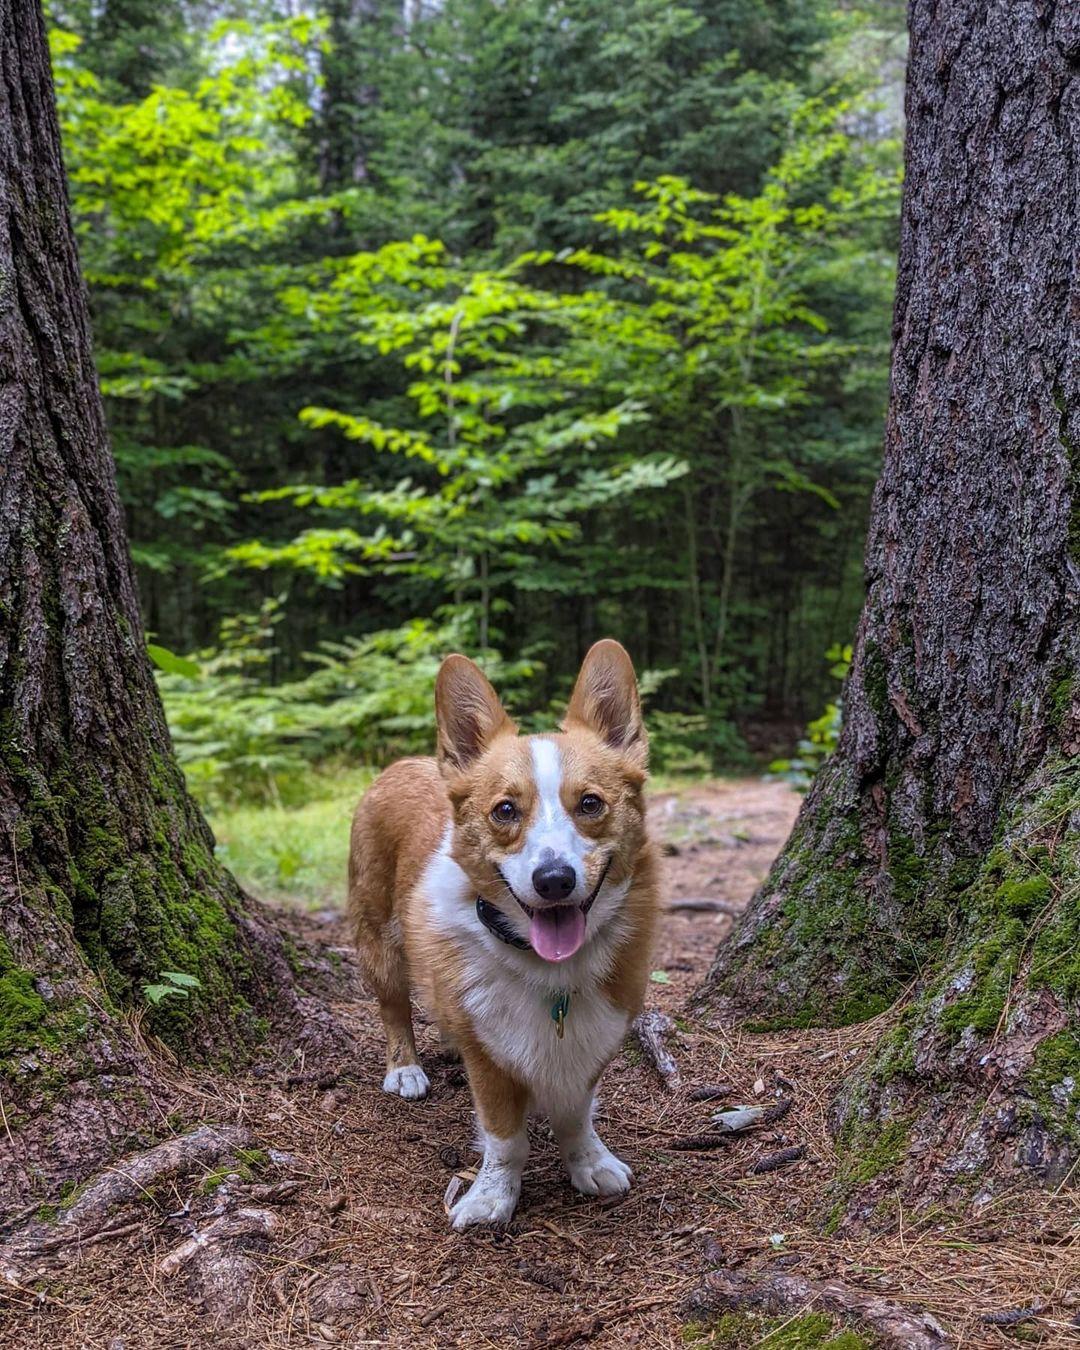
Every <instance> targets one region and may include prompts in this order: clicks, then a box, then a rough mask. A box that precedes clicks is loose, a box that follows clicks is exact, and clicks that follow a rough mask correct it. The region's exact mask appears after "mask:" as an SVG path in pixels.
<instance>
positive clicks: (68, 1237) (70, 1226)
mask: <svg viewBox="0 0 1080 1350" xmlns="http://www.w3.org/2000/svg"><path fill="white" fill-rule="evenodd" d="M250 1144H251V1133H250V1131H249V1130H246V1129H244V1128H242V1127H241V1126H237V1125H202V1126H200V1127H199V1128H198V1129H197V1130H193V1131H192V1132H191V1133H190V1134H183V1135H180V1136H178V1137H177V1138H175V1139H166V1140H165V1142H164V1143H162V1144H157V1145H155V1147H154V1148H151V1149H147V1150H146V1152H145V1153H139V1154H136V1155H135V1157H133V1158H127V1159H125V1160H123V1161H121V1162H118V1163H116V1164H115V1166H113V1167H112V1168H110V1169H109V1170H108V1171H106V1172H102V1173H101V1174H100V1175H99V1176H97V1177H95V1178H94V1180H93V1181H91V1182H90V1183H89V1184H88V1185H87V1186H86V1188H85V1189H84V1190H83V1191H82V1193H81V1194H80V1195H79V1196H78V1198H77V1199H76V1200H75V1201H74V1203H73V1204H72V1205H71V1206H70V1208H68V1209H67V1210H65V1212H64V1213H63V1215H62V1216H61V1217H60V1219H59V1221H58V1222H56V1223H45V1222H36V1223H32V1224H30V1225H29V1226H28V1227H27V1228H26V1229H24V1230H23V1231H22V1232H20V1233H17V1234H15V1235H14V1236H13V1237H11V1238H9V1240H8V1241H7V1242H6V1243H4V1244H3V1245H2V1246H0V1278H3V1279H4V1280H6V1282H7V1283H8V1284H11V1285H19V1284H22V1283H23V1282H24V1280H25V1274H26V1270H27V1266H28V1264H29V1263H31V1262H33V1261H35V1260H37V1259H38V1258H40V1257H43V1256H48V1255H52V1254H54V1253H56V1252H59V1251H61V1250H62V1249H63V1248H65V1247H69V1246H72V1245H82V1244H85V1243H86V1242H87V1241H88V1240H91V1241H92V1240H95V1239H97V1238H99V1237H100V1238H105V1237H111V1236H121V1234H122V1232H123V1231H124V1230H125V1228H126V1225H122V1226H121V1227H119V1228H116V1229H109V1228H107V1227H106V1223H107V1221H108V1219H109V1218H110V1217H111V1216H113V1215H114V1214H115V1211H116V1210H117V1208H118V1207H119V1206H121V1205H127V1204H130V1203H132V1202H133V1201H137V1200H139V1199H140V1198H141V1197H143V1196H145V1195H146V1194H147V1193H148V1192H149V1191H151V1190H152V1189H153V1187H155V1186H159V1185H160V1184H161V1183H162V1182H163V1181H167V1180H170V1179H171V1178H173V1177H177V1176H180V1175H182V1174H183V1173H185V1172H191V1171H194V1170H195V1169H196V1168H208V1167H211V1166H212V1165H213V1164H215V1163H217V1162H220V1160H221V1159H223V1158H228V1157H232V1156H234V1155H235V1154H236V1152H237V1150H238V1149H242V1148H244V1147H246V1146H248V1145H250Z"/></svg>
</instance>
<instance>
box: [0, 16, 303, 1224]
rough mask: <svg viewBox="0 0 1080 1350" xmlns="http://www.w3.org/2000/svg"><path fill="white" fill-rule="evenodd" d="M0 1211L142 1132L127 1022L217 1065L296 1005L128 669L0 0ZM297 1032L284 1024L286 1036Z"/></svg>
mask: <svg viewBox="0 0 1080 1350" xmlns="http://www.w3.org/2000/svg"><path fill="white" fill-rule="evenodd" d="M0 193H2V198H0V201H2V205H0V493H2V501H0V1115H2V1125H0V1218H2V1217H3V1210H4V1207H5V1206H6V1205H10V1204H13V1203H15V1204H21V1203H24V1202H25V1201H26V1199H27V1197H34V1196H37V1195H43V1196H44V1195H47V1194H48V1193H49V1191H50V1189H51V1188H53V1186H54V1184H55V1182H56V1181H57V1180H58V1179H59V1178H67V1179H70V1178H79V1177H81V1176H83V1175H85V1173H86V1172H87V1171H88V1170H89V1169H91V1168H92V1167H93V1166H95V1165H96V1164H98V1163H100V1162H101V1161H102V1160H103V1159H104V1158H106V1157H107V1156H108V1155H109V1154H110V1152H112V1151H113V1150H115V1149H116V1148H118V1147H120V1146H122V1145H125V1144H128V1143H129V1142H131V1141H132V1140H133V1139H135V1138H137V1137H139V1136H140V1135H146V1134H147V1133H149V1132H151V1131H152V1130H153V1129H154V1128H161V1122H162V1120H163V1119H164V1112H158V1111H156V1110H155V1107H154V1104H153V1100H152V1095H153V1090H154V1081H153V1075H152V1073H151V1070H150V1067H149V1059H148V1056H147V1053H146V1048H145V1040H144V1038H143V1037H142V1036H141V1035H140V1034H139V1028H138V1020H139V1019H133V1018H132V1017H131V1016H130V1012H131V1010H140V1009H141V1010H146V1009H147V1006H148V1005H147V1003H146V999H145V997H144V995H143V992H142V986H143V984H144V983H146V982H154V981H155V980H156V979H157V978H158V976H159V974H160V972H162V971H163V970H171V971H180V972H183V973H185V974H188V975H193V976H195V977H196V978H197V979H198V980H199V981H200V982H201V989H200V990H199V991H198V992H197V993H195V994H194V995H193V996H192V997H190V998H188V999H186V1000H185V999H182V998H179V997H176V998H173V999H170V1000H168V1001H166V1002H165V1003H163V1004H161V1006H160V1007H159V1008H157V1009H151V1010H150V1011H149V1013H148V1015H147V1018H146V1026H147V1027H148V1028H149V1029H150V1030H151V1031H152V1032H154V1033H156V1034H157V1035H158V1036H159V1037H162V1038H164V1039H166V1040H168V1041H170V1042H171V1043H172V1044H173V1045H175V1046H182V1047H184V1048H185V1049H187V1050H188V1051H191V1052H194V1053H198V1054H212V1055H213V1056H214V1057H215V1058H216V1059H219V1060H220V1059H222V1058H225V1057H234V1058H235V1057H237V1056H240V1055H243V1054H246V1053H247V1052H248V1051H249V1050H250V1049H251V1047H252V1046H253V1044H254V1043H256V1042H257V1041H258V1040H259V1039H260V1038H261V1037H264V1036H265V1034H266V1031H267V1028H268V1025H269V1017H270V1013H271V1010H272V1009H276V1010H277V1012H278V1013H279V1014H281V1015H283V1016H285V1017H288V1016H289V1015H290V1014H292V1015H296V1014H298V1013H302V1012H304V1011H305V1005H304V1004H303V1003H302V1002H301V1001H300V999H299V991H298V990H297V988H296V985H295V983H294V979H293V975H292V972H291V970H290V966H289V963H288V961H287V960H286V959H285V956H284V952H283V946H282V942H281V940H280V938H279V937H278V936H277V934H276V933H275V932H274V931H273V929H272V928H271V927H270V926H269V925H268V924H267V922H266V921H265V919H264V918H263V917H262V916H260V914H259V912H258V911H257V909H256V908H255V907H254V906H253V905H251V904H250V903H249V902H247V901H246V900H245V899H244V897H243V896H242V895H241V894H240V892H239V891H238V889H237V887H236V885H235V883H234V882H233V881H232V879H231V877H229V875H228V874H227V873H226V872H224V871H223V870H222V868H220V867H219V866H218V865H217V863H216V862H215V860H214V856H213V839H212V836H211V834H210V831H209V829H208V828H207V826H206V824H205V822H204V821H203V819H202V817H201V816H200V814H199V811H198V809H197V808H196V807H195V805H194V804H193V802H192V801H191V799H190V798H189V796H188V795H187V793H186V791H185V788H184V782H183V778H182V775H181V773H180V771H179V769H178V767H177V765H176V762H175V760H174V758H173V754H172V750H171V747H170V743H169V735H168V731H167V729H166V726H165V720H164V716H163V714H162V709H161V704H160V701H159V699H158V695H157V690H156V688H155V685H154V680H153V677H152V674H151V670H150V666H149V663H148V660H147V656H146V650H145V644H144V639H143V632H142V624H141V621H140V618H139V607H138V601H137V597H136V594H135V587H134V582H133V576H132V568H131V563H130V559H129V556H128V548H127V540H126V536H125V532H124V524H123V520H122V516H121V511H120V506H119V500H118V497H117V492H116V483H115V478H114V471H113V463H112V459H111V457H110V454H109V446H108V440H107V436H106V431H105V424H104V419H103V415H102V406H101V400H100V398H99V396H98V389H97V377H96V375H95V371H94V365H93V360H92V357H91V350H90V326H89V321H88V313H87V304H86V297H85V295H84V291H83V286H82V282H81V279H80V276H79V268H78V260H77V257H76V252H75V245H74V239H73V235H72V230H71V224H70V220H69V216H68V209H67V202H66V195H65V183H64V170H63V164H62V161H61V155H60V144H59V136H58V131H57V122H56V114H55V108H54V102H53V89H52V81H51V76H50V72H49V61H48V54H47V47H46V41H45V31H44V25H43V22H42V18H41V13H40V7H39V5H38V3H37V0H0ZM298 1030H299V1028H298Z"/></svg>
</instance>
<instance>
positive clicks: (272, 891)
mask: <svg viewBox="0 0 1080 1350" xmlns="http://www.w3.org/2000/svg"><path fill="white" fill-rule="evenodd" d="M375 774H376V770H374V769H367V768H352V769H337V770H334V769H332V768H324V769H320V770H319V771H318V772H317V773H314V774H313V775H312V779H313V781H312V783H311V784H310V800H308V801H306V802H305V803H304V805H302V806H264V805H260V806H239V807H234V808H229V809H221V810H218V811H216V812H215V813H214V814H213V815H212V816H211V818H210V823H211V825H212V826H213V830H214V834H215V836H216V837H217V844H218V846H217V856H218V857H219V858H220V859H221V861H222V862H223V863H224V864H225V866H226V867H228V868H229V870H230V871H231V872H232V873H233V875H234V876H235V877H236V879H237V881H239V882H240V884H241V886H243V887H244V888H245V889H246V890H249V891H251V892H252V894H253V895H257V896H258V897H259V898H260V899H263V900H270V901H275V902H278V903H283V902H284V903H293V904H299V905H301V906H303V907H305V908H309V909H321V908H323V907H325V906H340V905H341V904H342V903H343V901H344V898H345V867H346V862H347V859H348V854H349V825H350V822H351V820H352V814H353V812H354V811H355V810H356V803H357V802H358V801H359V800H360V798H361V796H362V795H363V793H364V790H365V789H366V788H367V787H368V786H369V785H370V784H371V782H372V780H373V779H374V778H375ZM305 795H309V794H305Z"/></svg>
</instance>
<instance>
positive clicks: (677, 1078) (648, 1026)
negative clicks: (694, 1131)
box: [634, 1012, 682, 1092]
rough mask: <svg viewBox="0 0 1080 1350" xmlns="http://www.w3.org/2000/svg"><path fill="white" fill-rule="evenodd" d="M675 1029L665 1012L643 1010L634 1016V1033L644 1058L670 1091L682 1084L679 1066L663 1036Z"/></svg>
mask: <svg viewBox="0 0 1080 1350" xmlns="http://www.w3.org/2000/svg"><path fill="white" fill-rule="evenodd" d="M674 1031H675V1023H674V1022H673V1021H672V1020H671V1018H670V1017H668V1015H667V1014H666V1013H662V1012H643V1013H641V1014H639V1015H638V1016H637V1017H635V1018H634V1035H635V1036H636V1037H637V1038H638V1043H639V1044H640V1045H641V1048H642V1050H643V1051H644V1052H645V1056H646V1058H647V1059H648V1060H649V1062H650V1063H651V1064H652V1066H653V1068H655V1070H656V1072H657V1073H658V1074H659V1075H660V1077H661V1079H662V1080H663V1082H664V1086H665V1087H666V1088H667V1089H668V1090H669V1091H670V1092H677V1091H678V1090H679V1088H680V1087H681V1085H682V1077H681V1075H680V1074H679V1066H678V1065H677V1064H676V1063H675V1057H674V1055H672V1053H671V1051H670V1050H669V1049H668V1048H667V1046H666V1045H665V1044H664V1038H665V1037H666V1036H670V1035H672V1034H673V1032H674Z"/></svg>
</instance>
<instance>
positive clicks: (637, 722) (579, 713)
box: [563, 638, 649, 770]
mask: <svg viewBox="0 0 1080 1350" xmlns="http://www.w3.org/2000/svg"><path fill="white" fill-rule="evenodd" d="M575 726H583V727H588V729H589V730H590V731H594V732H595V733H596V734H597V735H598V736H599V737H600V738H601V739H602V740H604V741H606V742H607V743H608V745H610V746H611V747H612V749H613V750H618V751H619V752H620V754H622V755H623V756H624V757H625V758H626V759H627V760H628V761H629V762H630V763H631V764H634V765H636V766H637V767H638V768H640V769H642V770H644V769H645V767H646V765H647V763H648V759H649V738H648V736H647V735H646V733H645V723H644V720H643V719H642V716H641V699H640V698H639V697H638V687H637V679H636V677H635V675H634V663H633V662H632V661H631V660H630V656H629V654H628V653H627V650H626V648H625V647H623V646H622V645H621V644H620V643H618V642H615V641H614V640H613V639H612V638H604V639H603V640H602V641H601V642H596V643H594V644H593V646H591V647H590V648H589V651H588V653H587V655H586V657H585V660H584V661H583V662H582V664H581V670H580V672H579V673H578V677H577V683H576V684H575V685H574V692H573V693H572V694H571V696H570V705H569V707H568V708H567V710H566V719H565V720H564V722H563V730H564V731H571V730H572V729H573V728H574V727H575Z"/></svg>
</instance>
